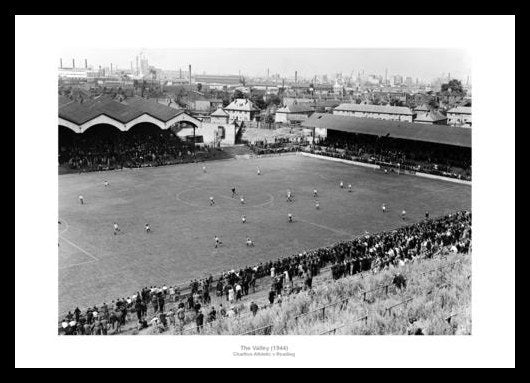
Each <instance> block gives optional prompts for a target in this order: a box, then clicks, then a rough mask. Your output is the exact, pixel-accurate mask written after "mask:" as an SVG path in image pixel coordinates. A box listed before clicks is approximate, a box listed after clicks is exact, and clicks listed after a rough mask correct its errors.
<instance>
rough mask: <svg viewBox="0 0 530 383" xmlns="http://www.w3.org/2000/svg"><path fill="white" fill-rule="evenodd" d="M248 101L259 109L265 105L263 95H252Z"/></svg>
mask: <svg viewBox="0 0 530 383" xmlns="http://www.w3.org/2000/svg"><path fill="white" fill-rule="evenodd" d="M250 101H252V102H253V103H254V104H255V105H256V106H257V107H258V108H259V109H265V108H266V107H267V103H266V102H265V101H264V100H263V97H260V96H254V97H252V98H251V99H250Z"/></svg>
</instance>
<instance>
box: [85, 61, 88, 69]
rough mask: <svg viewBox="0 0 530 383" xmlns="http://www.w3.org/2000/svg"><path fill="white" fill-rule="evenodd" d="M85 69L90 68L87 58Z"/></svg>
mask: <svg viewBox="0 0 530 383" xmlns="http://www.w3.org/2000/svg"><path fill="white" fill-rule="evenodd" d="M85 69H88V60H87V59H85Z"/></svg>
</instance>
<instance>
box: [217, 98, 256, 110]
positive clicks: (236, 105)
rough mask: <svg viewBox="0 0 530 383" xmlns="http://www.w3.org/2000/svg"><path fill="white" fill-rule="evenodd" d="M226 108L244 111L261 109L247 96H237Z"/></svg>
mask: <svg viewBox="0 0 530 383" xmlns="http://www.w3.org/2000/svg"><path fill="white" fill-rule="evenodd" d="M224 109H225V110H238V111H242V112H254V111H258V110H259V109H258V108H256V106H255V105H254V104H253V103H252V101H250V100H247V99H246V98H236V99H235V100H234V101H232V102H231V103H230V104H228V106H227V107H226V108H224Z"/></svg>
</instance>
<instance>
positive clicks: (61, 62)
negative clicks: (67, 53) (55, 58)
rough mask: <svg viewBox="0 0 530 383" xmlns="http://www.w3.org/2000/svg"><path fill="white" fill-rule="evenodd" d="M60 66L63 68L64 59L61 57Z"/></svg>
mask: <svg viewBox="0 0 530 383" xmlns="http://www.w3.org/2000/svg"><path fill="white" fill-rule="evenodd" d="M59 66H60V68H61V69H63V59H59Z"/></svg>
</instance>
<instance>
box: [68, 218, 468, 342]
mask: <svg viewBox="0 0 530 383" xmlns="http://www.w3.org/2000/svg"><path fill="white" fill-rule="evenodd" d="M470 246H471V213H470V212H468V211H459V212H456V213H453V214H449V215H446V216H443V217H440V218H435V219H429V218H427V219H425V220H423V221H421V222H418V223H415V224H412V225H409V226H403V227H400V228H398V229H396V230H393V231H388V232H382V233H378V234H366V235H363V236H361V237H358V238H355V239H353V240H349V241H343V242H339V243H336V244H334V245H331V246H328V247H323V248H319V249H315V250H311V251H307V252H303V253H300V254H295V255H292V256H288V257H285V258H278V259H277V260H275V261H268V262H261V263H259V264H257V265H255V266H247V267H244V268H242V269H240V270H238V271H236V270H230V271H227V272H224V273H222V274H221V275H220V276H219V277H218V279H217V280H215V279H214V277H213V276H211V275H210V276H209V277H208V278H204V279H202V280H192V281H191V282H190V284H189V286H188V287H187V288H186V289H185V290H186V293H185V294H182V292H181V290H180V289H179V288H178V287H177V286H169V287H167V286H163V287H161V288H160V287H155V286H152V287H150V288H147V287H145V288H143V289H142V290H141V291H138V292H136V293H135V294H134V295H132V296H130V297H128V298H126V299H125V298H122V299H119V300H117V301H113V302H111V304H110V305H107V304H106V303H104V304H103V305H102V306H101V307H92V308H89V309H87V310H86V312H82V311H81V310H80V309H79V308H76V309H75V310H74V311H73V312H69V313H68V314H67V315H66V316H65V317H64V319H63V321H62V323H61V325H60V328H59V332H60V333H61V334H66V335H106V334H108V333H109V331H112V333H119V332H120V330H121V328H122V327H123V325H124V324H125V323H126V322H127V321H129V320H131V318H133V317H134V316H135V317H136V318H137V320H138V329H143V328H147V327H154V328H156V329H158V330H159V331H160V332H163V331H165V330H167V328H168V327H169V326H174V327H175V328H177V326H178V328H180V331H182V330H183V329H184V325H185V323H188V322H189V321H190V318H191V320H193V321H194V322H195V324H196V329H197V331H198V332H200V329H201V328H202V326H203V325H204V323H205V322H204V319H205V318H206V323H208V322H211V321H214V320H216V319H217V318H219V317H232V316H234V315H236V314H237V311H238V309H237V308H236V306H235V303H237V302H238V301H240V300H241V299H242V298H243V297H244V296H246V295H249V294H251V293H253V292H255V291H256V281H257V279H259V278H263V277H271V281H272V282H271V288H270V291H269V293H268V299H269V303H270V304H271V305H272V304H274V303H280V304H281V302H282V296H285V295H289V294H292V293H297V292H299V291H300V290H301V289H302V288H303V289H309V290H311V289H312V281H313V278H314V277H315V276H317V275H318V274H319V273H320V272H321V269H322V268H323V267H326V266H331V275H332V278H333V279H339V278H342V277H345V276H348V275H354V274H356V273H359V272H365V271H369V270H371V271H373V272H374V273H376V272H379V271H381V270H385V269H388V268H390V267H392V266H396V267H397V266H402V265H404V264H406V263H407V262H412V261H414V260H415V259H417V258H430V257H432V255H433V254H434V253H435V252H436V251H438V250H439V249H441V248H449V249H450V250H451V251H452V252H455V253H457V252H458V253H468V252H469V250H470ZM295 278H299V279H300V280H302V281H303V287H301V286H299V285H295V283H294V279H295ZM215 282H216V283H215ZM213 291H215V294H216V296H217V297H219V298H220V299H221V300H222V301H224V300H226V303H227V305H226V307H227V308H228V309H226V308H225V307H224V306H223V305H222V303H221V304H220V305H219V307H218V309H217V310H216V309H215V307H214V306H213V305H211V296H210V293H211V292H213ZM166 302H172V303H174V304H176V305H177V306H176V309H175V308H174V307H171V308H170V309H169V310H168V311H167V310H165V308H166ZM208 305H209V306H210V308H209V310H205V309H203V306H208ZM150 306H151V307H152V311H151V313H152V314H153V315H154V317H153V318H152V319H150V320H149V322H148V321H147V318H148V308H149V307H150ZM249 308H250V312H252V314H253V315H256V312H257V311H258V309H259V308H258V306H257V304H256V303H254V302H251V304H250V306H249ZM205 314H206V315H205Z"/></svg>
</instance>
